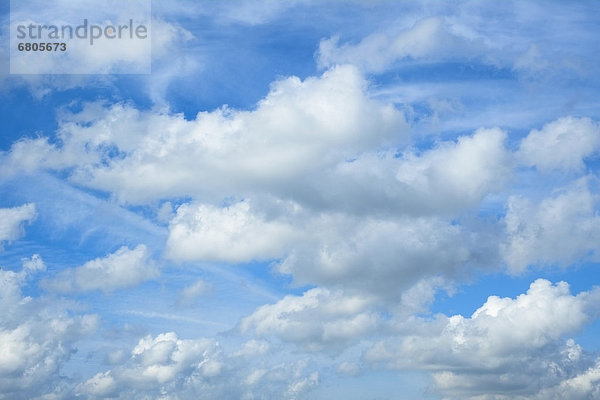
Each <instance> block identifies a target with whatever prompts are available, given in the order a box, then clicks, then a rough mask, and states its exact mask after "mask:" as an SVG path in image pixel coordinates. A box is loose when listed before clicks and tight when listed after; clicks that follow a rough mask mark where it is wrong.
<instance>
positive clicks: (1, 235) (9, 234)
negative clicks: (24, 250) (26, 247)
mask: <svg viewBox="0 0 600 400" xmlns="http://www.w3.org/2000/svg"><path fill="white" fill-rule="evenodd" d="M35 217H36V211H35V204H33V203H29V204H24V205H22V206H19V207H13V208H0V250H1V249H2V247H1V246H2V242H10V241H13V240H17V239H19V238H20V237H21V236H23V234H24V233H25V231H24V228H23V223H24V222H30V221H32V220H33V219H34V218H35Z"/></svg>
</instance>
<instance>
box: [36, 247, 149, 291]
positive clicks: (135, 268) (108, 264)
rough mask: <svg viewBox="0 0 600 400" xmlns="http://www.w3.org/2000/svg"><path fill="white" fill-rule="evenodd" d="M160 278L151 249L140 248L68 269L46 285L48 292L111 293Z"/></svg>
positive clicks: (121, 250) (122, 249) (124, 248)
mask: <svg viewBox="0 0 600 400" xmlns="http://www.w3.org/2000/svg"><path fill="white" fill-rule="evenodd" d="M157 275H158V270H157V268H156V267H155V266H154V264H153V261H152V260H151V258H150V252H149V250H148V248H147V247H146V246H145V245H143V244H140V245H138V246H137V247H136V248H135V249H133V250H131V249H129V248H128V247H126V246H123V247H121V248H120V249H119V250H117V251H116V252H114V253H112V254H109V255H107V256H106V257H103V258H96V259H94V260H91V261H88V262H86V263H85V264H83V265H82V266H79V267H76V268H71V269H65V270H63V271H61V272H60V273H59V274H58V276H57V277H56V278H53V279H51V280H46V281H44V282H43V284H44V286H45V287H46V288H47V289H50V290H53V291H57V292H63V293H67V292H74V291H77V292H86V291H91V290H102V291H104V292H111V291H113V290H116V289H123V288H127V287H131V286H135V285H138V284H140V283H142V282H144V281H147V280H149V279H152V278H154V277H156V276H157Z"/></svg>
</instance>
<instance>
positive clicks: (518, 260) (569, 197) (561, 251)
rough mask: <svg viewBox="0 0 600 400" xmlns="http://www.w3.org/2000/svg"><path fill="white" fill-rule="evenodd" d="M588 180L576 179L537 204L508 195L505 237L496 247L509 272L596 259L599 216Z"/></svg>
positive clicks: (599, 229) (599, 230)
mask: <svg viewBox="0 0 600 400" xmlns="http://www.w3.org/2000/svg"><path fill="white" fill-rule="evenodd" d="M590 183H591V181H590V179H586V178H583V179H580V180H578V181H576V182H575V183H573V184H572V185H571V186H569V187H566V188H563V189H562V190H557V191H556V192H555V193H554V194H553V195H552V196H550V197H548V198H546V199H543V200H541V201H540V202H537V203H536V202H533V201H531V200H529V199H527V198H523V197H520V196H511V197H510V198H509V200H508V211H507V213H506V216H505V218H504V223H505V227H506V235H507V236H506V241H505V242H504V243H502V244H501V246H500V247H501V250H502V254H503V256H504V259H505V260H506V263H507V264H508V268H509V271H510V272H513V273H518V272H522V271H523V270H524V269H525V268H526V267H527V266H529V265H535V264H539V265H560V266H568V265H571V264H573V263H577V262H582V261H583V260H597V259H598V243H600V242H599V241H600V217H599V216H598V213H597V205H598V199H597V196H596V195H595V194H594V193H593V192H592V191H591V190H590V187H589V185H590Z"/></svg>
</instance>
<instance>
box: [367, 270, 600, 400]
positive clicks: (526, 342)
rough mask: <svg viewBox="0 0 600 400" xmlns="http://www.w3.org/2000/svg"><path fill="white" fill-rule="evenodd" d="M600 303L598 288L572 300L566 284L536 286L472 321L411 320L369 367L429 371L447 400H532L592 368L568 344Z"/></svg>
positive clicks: (495, 303) (376, 350)
mask: <svg viewBox="0 0 600 400" xmlns="http://www.w3.org/2000/svg"><path fill="white" fill-rule="evenodd" d="M599 299H600V291H599V290H598V288H595V289H593V290H591V291H589V292H582V293H579V294H578V295H576V296H574V295H571V293H570V291H569V286H568V284H566V283H565V282H559V283H557V284H556V285H553V284H551V283H550V282H549V281H546V280H543V279H538V280H536V281H535V282H533V283H532V284H531V286H530V288H529V290H528V291H527V293H525V294H521V295H519V296H518V297H516V298H515V299H511V298H500V297H497V296H491V297H489V298H488V300H487V301H486V302H485V304H484V305H483V306H482V307H480V308H479V309H478V310H476V311H475V312H474V313H473V315H472V316H471V317H470V318H465V317H463V316H461V315H454V316H451V317H446V316H444V315H438V316H437V317H436V319H435V320H432V321H426V320H421V321H419V322H416V321H415V320H413V322H412V329H413V333H412V334H405V335H403V336H402V337H399V338H397V339H387V340H384V341H381V342H378V343H377V344H375V345H374V346H373V347H372V348H371V349H370V350H369V351H368V352H367V353H366V354H365V360H366V361H368V362H370V363H375V364H379V363H382V364H384V365H386V366H388V367H389V368H399V369H405V368H406V369H412V368H423V369H426V370H429V371H431V373H432V376H433V380H434V385H435V389H436V390H437V391H439V392H441V393H442V394H444V395H445V396H447V398H449V399H454V398H456V399H459V398H473V399H475V398H496V397H493V396H492V397H486V395H487V396H491V395H490V393H494V392H497V393H502V395H499V397H497V398H501V399H504V398H506V399H508V398H532V397H531V396H534V395H536V394H538V393H539V392H540V390H542V389H544V388H547V387H549V386H554V385H561V382H563V381H565V382H569V381H570V380H572V379H576V376H578V375H579V374H582V373H584V372H585V371H586V370H588V368H592V367H593V361H592V360H591V359H590V358H589V356H588V355H586V354H584V353H583V352H582V349H581V347H580V346H579V345H577V344H576V343H575V342H574V341H573V340H571V339H569V340H567V341H566V342H565V341H563V337H564V336H565V335H568V334H572V333H575V332H577V331H578V330H579V329H581V328H582V327H583V326H584V325H585V324H586V323H588V322H589V321H590V320H591V319H592V318H595V317H597V316H598V311H600V310H599V309H598V304H599V303H598V300H599ZM401 328H402V330H404V331H405V332H406V330H407V327H406V326H402V327H401ZM409 329H410V328H409ZM592 371H593V370H592ZM592 376H593V374H592ZM562 385H563V386H564V385H568V383H563V384H562Z"/></svg>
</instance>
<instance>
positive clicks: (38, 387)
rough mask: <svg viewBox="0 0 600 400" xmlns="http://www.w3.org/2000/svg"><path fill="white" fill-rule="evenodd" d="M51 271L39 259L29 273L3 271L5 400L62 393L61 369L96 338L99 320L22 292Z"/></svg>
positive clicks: (0, 307)
mask: <svg viewBox="0 0 600 400" xmlns="http://www.w3.org/2000/svg"><path fill="white" fill-rule="evenodd" d="M44 269H45V266H44V263H43V261H42V260H41V258H40V257H39V256H37V255H35V256H33V257H32V258H31V259H30V260H27V259H26V260H23V269H22V270H21V271H20V272H13V271H7V270H3V269H0V314H1V315H2V318H1V319H0V354H2V357H0V388H2V391H1V393H0V399H6V400H12V399H29V398H34V397H35V396H38V395H42V394H48V393H52V392H53V391H56V390H59V388H60V386H61V384H62V383H64V382H65V381H64V378H63V377H62V376H61V373H60V369H61V367H62V366H63V364H64V363H65V362H66V361H67V360H69V358H70V356H71V354H72V353H73V352H74V351H76V345H77V341H78V340H79V339H81V338H82V337H84V336H87V335H89V334H91V333H93V332H94V331H95V330H96V327H97V325H98V318H97V316H94V315H75V316H70V315H69V313H68V312H67V308H66V307H65V306H64V304H62V303H60V302H58V301H54V302H52V303H50V302H48V300H47V299H44V298H40V297H30V296H24V295H23V294H22V292H21V288H22V287H23V286H25V285H26V284H28V282H29V281H30V279H31V278H33V276H34V274H35V273H36V272H38V271H43V270H44Z"/></svg>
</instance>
